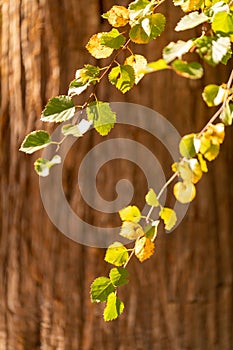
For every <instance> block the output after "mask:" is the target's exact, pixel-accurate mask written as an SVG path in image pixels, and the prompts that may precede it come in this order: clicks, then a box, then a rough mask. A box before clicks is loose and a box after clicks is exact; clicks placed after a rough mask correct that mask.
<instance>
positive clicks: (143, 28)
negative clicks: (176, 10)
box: [129, 13, 166, 44]
mask: <svg viewBox="0 0 233 350" xmlns="http://www.w3.org/2000/svg"><path fill="white" fill-rule="evenodd" d="M165 23H166V18H165V17H164V15H162V14H161V13H155V14H153V15H149V16H146V17H144V18H142V19H141V20H140V21H139V22H138V23H137V24H136V25H134V26H132V28H131V29H130V32H129V36H130V39H131V40H132V41H133V42H134V43H136V44H147V43H148V42H149V41H150V40H153V39H155V38H157V37H158V36H159V35H160V34H161V33H162V32H163V31H164V28H165Z"/></svg>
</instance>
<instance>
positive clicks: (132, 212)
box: [119, 205, 141, 222]
mask: <svg viewBox="0 0 233 350" xmlns="http://www.w3.org/2000/svg"><path fill="white" fill-rule="evenodd" d="M119 215H120V217H121V220H122V221H133V222H139V221H140V220H141V213H140V210H139V209H138V207H136V205H132V206H131V205H129V206H128V207H125V208H123V209H121V210H120V211H119Z"/></svg>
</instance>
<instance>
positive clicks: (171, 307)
mask: <svg viewBox="0 0 233 350" xmlns="http://www.w3.org/2000/svg"><path fill="white" fill-rule="evenodd" d="M0 4H1V8H0V9H1V34H0V35H1V49H0V50H1V71H0V75H1V86H0V92H1V114H0V132H1V133H0V142H1V147H0V161H1V202H0V206H1V212H0V219H1V235H0V350H8V349H9V350H22V349H24V350H34V349H41V350H52V349H54V350H55V349H56V350H63V349H65V350H94V349H97V348H98V349H101V350H102V349H110V350H114V349H115V350H135V349H137V350H151V349H153V350H208V349H211V350H220V349H221V350H230V349H232V344H233V339H232V338H233V333H232V322H233V298H232V295H233V290H232V266H233V255H232V243H233V235H232V214H233V210H232V199H233V185H232V176H233V170H232V169H233V168H232V160H233V147H232V146H233V141H232V140H233V130H232V129H231V128H227V130H226V140H225V142H224V144H223V146H222V148H221V153H220V156H219V157H218V158H217V160H216V161H214V162H213V164H212V163H211V164H210V165H209V172H208V173H207V174H206V175H205V176H204V178H203V179H202V180H201V181H200V183H199V184H198V186H197V190H198V194H197V197H196V199H195V200H194V202H193V203H192V204H191V206H190V208H189V210H188V213H187V214H186V217H185V219H184V220H183V222H182V223H181V225H180V226H179V227H178V228H177V229H176V230H175V231H174V232H173V233H171V234H165V233H164V232H163V231H160V234H159V237H158V239H157V241H156V253H155V255H154V256H153V258H152V259H150V260H148V261H146V262H144V263H143V264H141V263H139V262H138V261H136V259H135V260H134V259H133V260H132V262H130V264H129V272H130V283H129V284H128V285H126V286H124V287H123V288H122V290H120V298H121V299H122V300H123V301H124V302H125V311H124V313H123V315H122V316H121V317H120V318H119V319H118V320H116V321H114V322H111V323H104V321H103V318H102V313H103V306H102V305H97V304H92V303H91V302H90V298H89V288H90V284H91V283H92V281H93V279H94V278H96V277H98V276H101V275H102V276H104V275H106V274H107V273H108V271H109V268H110V267H109V266H107V264H106V263H104V261H103V258H104V253H105V250H104V249H100V248H99V249H98V248H93V247H86V246H83V245H80V244H78V243H75V242H73V241H71V240H69V239H68V238H66V237H65V236H64V235H63V234H62V233H61V232H59V231H58V230H57V229H56V228H55V226H54V225H53V224H52V223H51V222H50V220H49V218H48V216H47V214H46V212H45V210H44V208H43V205H42V202H41V198H40V193H39V180H38V176H37V174H36V173H35V172H34V170H33V162H34V161H35V159H36V158H37V157H38V154H37V155H33V156H28V155H25V154H23V153H21V152H19V151H18V149H19V147H20V145H21V142H22V140H23V139H24V137H25V135H26V134H27V133H29V132H31V131H33V130H35V129H38V128H43V129H44V128H46V130H48V131H52V130H53V128H54V127H53V126H50V125H47V124H46V125H42V123H41V121H40V114H41V110H42V109H43V108H44V106H45V104H46V103H47V101H48V99H49V98H50V97H52V96H56V95H59V94H66V93H67V89H68V85H69V82H70V81H71V80H73V78H74V75H75V71H76V69H78V68H81V67H82V66H83V65H84V64H85V63H89V64H99V65H100V66H104V65H106V62H107V60H102V61H98V62H96V60H95V59H94V58H92V57H91V56H90V55H89V53H88V52H87V50H86V49H85V45H86V43H87V42H88V40H89V38H90V36H91V35H93V34H95V33H97V32H99V31H104V30H109V29H110V26H109V25H108V23H107V21H105V20H103V19H102V18H101V16H100V15H101V14H102V13H104V12H106V11H107V10H109V9H110V8H111V6H112V5H114V4H118V5H127V4H128V1H119V2H118V3H116V2H115V1H112V0H108V1H107V0H89V1H88V2H87V1H84V0H70V1H64V0H6V1H5V0H2V1H1V2H0ZM159 11H161V12H162V13H164V14H165V16H166V17H167V27H166V31H165V32H164V33H163V34H162V35H161V37H160V38H158V39H157V40H156V41H154V42H151V43H150V44H148V45H145V46H143V45H131V48H132V49H133V50H134V52H136V53H141V54H143V55H144V56H146V57H147V59H148V60H149V61H152V60H153V61H154V60H156V59H158V58H160V57H161V49H162V48H163V47H164V46H165V45H166V44H168V43H169V42H170V41H176V40H178V38H180V34H179V35H178V33H175V32H174V27H175V25H176V23H177V21H178V20H179V18H180V16H181V14H182V13H181V11H180V10H179V8H176V7H174V5H173V4H172V2H171V1H165V3H164V4H163V5H162V6H161V7H160V8H159ZM195 35H196V33H195V31H194V30H190V31H188V32H187V33H184V36H183V37H184V38H189V37H192V36H193V37H195ZM231 63H232V62H231ZM231 63H229V65H228V67H225V66H221V67H220V66H218V67H217V68H210V67H207V66H205V76H204V78H203V79H201V80H197V81H190V80H188V79H185V78H182V77H179V76H177V75H176V74H175V73H173V72H170V71H164V72H158V73H154V74H151V75H147V76H146V77H144V78H143V80H142V81H141V82H140V84H139V85H138V86H136V87H134V88H133V89H132V91H130V92H129V93H127V94H126V95H122V94H121V93H120V92H118V91H117V90H116V89H115V88H114V87H113V86H110V83H109V82H108V80H107V78H106V80H105V81H104V82H102V83H101V84H100V86H99V87H98V89H97V95H98V98H99V99H100V100H102V101H109V102H114V101H124V102H131V103H138V104H141V105H144V106H147V107H149V108H152V109H154V110H156V111H157V112H159V113H161V114H162V115H163V116H165V117H166V118H167V119H168V120H169V121H170V122H171V123H172V124H173V125H174V126H175V128H176V129H177V130H178V131H179V133H180V134H181V135H183V134H187V133H190V132H195V131H199V130H200V129H201V128H202V127H203V126H204V125H205V123H206V122H207V121H208V120H209V118H210V116H211V115H212V113H213V110H210V109H208V108H206V107H205V105H204V102H203V101H202V99H201V92H202V90H203V87H204V86H205V85H206V84H208V83H217V84H221V83H222V82H225V81H227V79H228V75H229V72H230V67H229V66H230V64H231ZM85 96H87V95H85V93H84V94H83V95H82V96H81V97H82V99H83V100H82V101H85ZM119 136H120V137H123V138H124V137H125V138H131V139H133V140H136V141H137V142H139V143H142V144H143V145H145V146H146V147H148V148H149V149H150V150H151V151H152V152H154V154H155V155H156V157H157V158H158V160H159V161H160V163H161V166H162V168H163V171H164V173H165V174H166V176H167V178H168V177H169V176H170V175H171V174H172V171H171V168H170V166H171V162H172V159H171V158H170V156H169V154H168V152H167V150H166V149H165V148H164V147H163V145H162V144H161V143H160V142H159V141H158V140H156V139H155V140H154V139H153V138H152V137H151V136H149V135H148V134H146V133H145V132H144V131H140V130H139V129H138V128H133V127H128V128H126V127H125V126H123V127H122V126H121V125H117V126H116V127H115V128H114V129H113V131H112V132H111V133H110V134H109V136H107V137H106V139H111V138H114V137H119ZM101 141H102V138H101V136H99V135H97V133H96V132H95V131H94V130H92V131H91V132H89V133H88V134H87V135H85V137H83V138H82V139H81V140H78V142H76V143H75V145H74V146H73V147H72V149H71V150H70V152H69V154H68V156H67V158H66V161H65V166H64V169H63V186H64V190H65V194H66V197H67V199H68V201H69V203H70V205H71V206H72V208H73V209H74V210H75V211H76V212H77V213H78V215H80V217H82V219H83V220H85V221H87V222H89V223H90V224H93V225H97V226H98V225H100V226H102V227H114V226H115V225H116V224H118V225H119V224H120V222H119V217H118V214H117V213H116V214H104V213H101V211H97V210H93V209H92V208H90V207H89V206H88V205H87V204H85V202H84V201H83V200H82V198H81V196H80V192H79V191H78V189H77V184H76V181H77V166H78V164H79V163H80V162H81V160H82V158H83V157H84V156H85V154H86V153H87V152H88V150H90V149H91V148H92V147H93V146H94V145H96V144H98V143H99V142H101ZM89 171H91V169H89ZM122 178H127V179H129V180H130V181H131V183H132V185H133V187H134V190H135V194H134V197H133V200H132V203H134V204H137V205H138V206H139V207H140V208H142V207H143V206H144V196H145V194H146V193H147V190H148V187H147V183H146V179H145V175H144V174H143V171H142V170H140V169H139V168H138V167H137V165H136V164H133V163H132V162H127V161H125V160H114V161H112V162H108V163H107V164H106V165H105V166H104V167H102V169H101V171H100V173H99V174H98V177H97V187H98V188H99V191H100V193H101V195H102V196H103V198H105V199H106V200H113V199H114V198H115V197H116V191H115V185H116V183H117V181H119V179H122ZM155 180H156V179H155ZM168 192H170V193H168V201H167V204H168V205H169V204H170V205H171V203H172V195H171V192H172V188H170V189H169V190H168ZM54 205H57V206H58V207H59V203H54ZM61 220H66V218H65V217H64V215H63V213H62V212H61ZM81 229H82V228H81V227H77V230H81Z"/></svg>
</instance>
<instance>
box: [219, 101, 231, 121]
mask: <svg viewBox="0 0 233 350" xmlns="http://www.w3.org/2000/svg"><path fill="white" fill-rule="evenodd" d="M219 118H220V119H221V120H222V122H223V123H224V124H225V125H231V124H232V119H233V103H226V105H225V107H224V110H223V111H222V113H221V115H220V117H219Z"/></svg>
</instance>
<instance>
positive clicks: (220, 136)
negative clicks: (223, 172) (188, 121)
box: [200, 123, 225, 161]
mask: <svg viewBox="0 0 233 350" xmlns="http://www.w3.org/2000/svg"><path fill="white" fill-rule="evenodd" d="M224 137H225V126H224V124H223V123H218V124H215V125H209V126H208V128H207V130H206V131H205V132H204V133H203V135H202V136H201V137H200V141H201V147H200V153H201V154H203V155H204V157H205V158H206V159H207V160H209V161H211V160H214V159H215V158H216V157H217V156H218V154H219V150H220V144H221V143H223V141H224Z"/></svg>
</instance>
